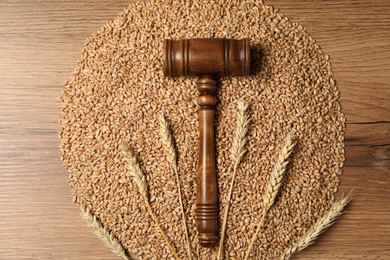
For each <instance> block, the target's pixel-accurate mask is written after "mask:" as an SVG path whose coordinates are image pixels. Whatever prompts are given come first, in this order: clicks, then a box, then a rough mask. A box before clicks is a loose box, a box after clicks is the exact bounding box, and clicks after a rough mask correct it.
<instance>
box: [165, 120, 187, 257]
mask: <svg viewBox="0 0 390 260" xmlns="http://www.w3.org/2000/svg"><path fill="white" fill-rule="evenodd" d="M158 121H159V123H160V138H161V142H162V145H163V148H164V152H165V155H166V156H167V159H168V162H169V164H170V166H171V169H172V171H173V173H174V175H175V176H176V185H177V190H178V193H179V194H178V195H179V204H180V210H181V215H182V223H183V229H184V234H185V239H186V244H187V254H188V258H189V259H190V260H192V254H191V244H190V239H189V235H188V228H187V222H186V215H185V211H184V205H183V199H182V192H181V186H180V178H179V171H178V167H177V158H176V152H175V148H174V145H173V139H172V135H171V131H170V130H169V126H168V123H167V121H166V119H165V117H164V115H163V113H161V114H159V116H158Z"/></svg>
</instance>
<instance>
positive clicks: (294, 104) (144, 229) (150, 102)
mask: <svg viewBox="0 0 390 260" xmlns="http://www.w3.org/2000/svg"><path fill="white" fill-rule="evenodd" d="M192 37H228V38H243V37H249V38H250V41H251V46H252V49H251V55H252V76H250V77H245V78H244V77H234V78H226V79H222V80H221V81H220V84H219V87H218V89H219V90H218V97H219V103H218V106H217V109H218V113H217V119H216V145H217V164H218V165H217V167H218V168H217V171H218V178H219V191H220V193H221V200H220V204H221V206H220V208H221V212H223V210H224V205H225V197H224V196H226V194H227V191H228V183H229V181H230V176H231V171H230V170H229V165H230V163H231V161H230V148H231V142H232V136H233V130H234V127H235V119H236V105H235V104H236V101H237V100H239V99H242V100H244V101H247V102H250V103H251V106H250V111H251V118H252V124H251V127H250V130H249V141H248V153H247V155H246V156H245V158H244V160H243V162H242V164H241V166H240V170H239V174H238V177H237V180H236V187H235V190H234V194H233V205H232V207H231V211H230V217H229V223H228V230H227V241H226V247H225V249H226V254H225V256H226V257H228V258H229V259H243V256H244V252H245V250H246V249H247V247H248V244H249V241H250V238H251V237H252V235H253V233H254V231H255V228H256V226H257V223H258V221H259V219H260V212H261V197H262V194H263V191H264V186H265V183H266V181H267V179H268V177H269V174H270V172H271V169H272V166H273V164H274V162H275V160H276V157H277V154H278V151H279V148H280V146H281V144H282V143H283V140H284V138H285V136H286V134H287V133H288V132H289V131H292V132H293V133H294V134H295V136H296V137H297V138H298V141H299V143H298V146H297V149H296V150H295V153H294V154H293V158H292V162H291V164H290V167H289V170H288V177H287V178H286V182H285V184H284V186H283V187H282V191H281V193H280V196H279V198H278V200H277V203H276V205H275V206H274V207H273V208H272V209H271V211H270V214H269V218H268V220H267V223H266V228H265V229H264V231H262V233H261V235H260V236H259V238H258V240H257V242H256V244H255V248H254V254H257V255H261V256H262V257H263V258H267V259H268V258H270V257H271V256H273V255H278V254H280V253H281V251H282V250H283V249H285V248H286V247H288V246H289V245H291V244H292V243H293V242H294V241H296V240H297V238H299V237H300V236H301V235H302V234H303V232H304V231H305V230H307V228H308V227H310V225H312V224H313V223H314V221H315V220H316V219H318V217H319V216H321V215H322V214H323V213H324V212H325V211H326V210H327V209H328V208H329V206H330V203H331V202H332V201H333V200H334V194H335V192H336V191H337V187H338V184H339V176H340V173H341V168H342V165H343V161H344V144H343V138H344V129H345V119H344V115H343V114H342V113H341V111H340V110H341V109H340V104H339V91H338V89H337V86H336V85H335V81H334V79H333V74H332V71H331V66H330V63H329V56H328V55H325V54H324V53H323V52H322V51H321V49H320V47H319V46H318V45H317V44H316V43H315V40H313V39H312V38H311V37H310V35H309V34H308V33H307V31H306V30H305V29H304V28H303V27H302V26H300V25H298V24H296V23H292V22H291V21H289V19H288V18H286V17H284V16H283V15H281V14H279V13H278V12H277V11H276V10H274V9H273V8H272V7H270V6H266V5H264V4H263V3H262V2H261V1H260V0H242V1H230V0H225V1H223V0H219V1H217V0H215V1H208V0H207V1H206V0H191V1H190V0H188V1H182V0H180V1H179V0H157V1H149V2H138V3H134V4H130V5H129V6H128V8H126V9H125V11H124V12H123V13H122V14H121V15H120V16H119V17H118V18H117V19H115V20H114V21H112V22H109V23H107V24H106V25H105V26H104V27H102V29H101V31H99V32H97V33H94V34H93V35H92V37H91V38H89V39H88V41H87V43H86V45H85V48H84V50H83V51H82V55H81V58H80V60H79V62H78V65H77V67H76V69H75V71H74V75H73V77H72V78H71V79H70V80H69V82H68V83H67V84H66V86H65V89H64V91H63V95H62V108H61V130H60V131H61V138H62V142H61V149H62V152H63V161H64V164H65V167H66V168H67V169H68V170H69V172H70V183H71V186H72V188H73V194H74V200H75V202H76V203H78V204H81V205H84V206H86V207H88V208H89V209H91V211H92V212H93V213H94V214H95V215H96V216H97V217H98V218H99V219H100V220H101V221H102V223H103V224H104V226H105V227H107V228H108V229H109V230H111V231H112V232H113V233H114V234H115V235H116V237H117V238H118V239H119V240H120V242H121V243H122V244H123V245H124V247H125V248H126V249H128V250H129V251H130V252H131V253H133V254H134V255H136V256H138V257H140V258H142V259H150V258H151V257H155V256H157V257H158V258H161V259H162V258H164V259H166V258H168V257H170V256H172V255H171V253H170V251H169V249H168V247H167V246H166V245H165V243H164V242H163V240H162V239H161V236H160V234H159V233H158V232H157V230H156V229H155V227H154V225H153V222H152V220H151V218H150V216H149V214H148V213H147V210H146V207H145V204H144V201H143V199H142V198H141V196H140V194H139V192H138V190H137V187H136V185H135V184H134V182H133V180H132V179H131V178H130V177H129V176H128V175H126V174H125V172H126V169H125V163H124V160H123V157H122V154H121V152H120V150H119V148H118V142H119V140H123V141H125V142H127V143H128V144H129V145H130V147H131V148H132V149H133V150H134V152H135V154H136V155H137V157H138V159H139V161H140V164H141V167H142V169H143V170H144V172H145V174H146V175H147V183H148V186H149V190H150V191H149V196H150V198H151V204H152V207H153V209H154V211H155V212H156V214H157V217H158V219H159V220H160V221H161V223H162V226H163V228H164V229H165V230H166V232H167V234H168V236H169V237H170V239H171V240H172V241H174V245H175V247H176V248H177V249H178V250H179V253H180V255H182V256H183V257H185V249H184V248H185V246H184V245H185V242H184V241H185V239H184V232H183V230H182V226H181V222H180V219H181V217H180V210H179V206H178V199H177V190H176V185H175V177H174V175H173V174H172V172H171V171H170V169H169V164H168V162H167V161H166V159H165V156H164V154H163V148H162V145H161V142H160V140H159V130H158V129H159V124H158V121H157V119H156V116H155V115H156V114H157V113H158V112H160V111H164V113H165V115H166V117H167V118H168V121H169V124H170V127H171V129H172V132H173V135H174V138H175V141H176V143H177V150H178V157H179V161H178V163H179V168H180V169H179V174H180V178H181V181H182V184H183V186H184V188H183V191H184V198H183V199H184V203H185V208H186V214H187V217H188V224H189V229H190V236H191V241H192V248H193V251H194V252H196V254H197V255H198V256H199V257H201V258H202V259H211V258H210V256H211V255H213V254H214V253H215V250H216V248H215V249H213V250H209V249H203V248H201V247H200V246H199V244H198V243H197V237H196V227H195V218H194V215H195V182H196V172H197V145H198V117H197V111H198V107H197V105H196V97H197V95H198V93H197V90H196V85H195V79H194V78H175V79H167V78H164V77H163V72H162V53H163V49H162V48H163V39H165V38H172V39H182V38H192ZM194 254H195V253H194Z"/></svg>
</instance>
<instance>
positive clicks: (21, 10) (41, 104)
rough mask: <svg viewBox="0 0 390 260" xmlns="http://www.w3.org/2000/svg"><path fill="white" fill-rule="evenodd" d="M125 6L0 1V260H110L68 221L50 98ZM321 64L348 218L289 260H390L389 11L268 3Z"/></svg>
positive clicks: (350, 2)
mask: <svg viewBox="0 0 390 260" xmlns="http://www.w3.org/2000/svg"><path fill="white" fill-rule="evenodd" d="M129 2H131V1H124V0H119V1H114V2H113V1H103V0H96V1H75V0H62V1H59V0H47V1H41V0H29V1H28V0H12V1H11V0H4V1H1V2H0V10H1V15H0V71H1V74H0V173H1V175H0V176H1V181H0V259H87V260H88V259H114V258H115V257H114V256H113V255H112V254H111V253H110V252H109V250H108V249H107V248H105V246H104V245H103V244H102V243H101V242H100V241H99V240H98V239H97V238H95V237H94V235H93V234H92V232H91V231H90V230H89V229H88V228H87V227H85V225H84V224H83V223H82V222H81V221H80V220H79V219H78V209H77V207H76V206H75V205H73V203H72V201H71V194H70V191H69V190H70V189H69V186H68V184H67V172H66V171H65V170H64V169H63V167H62V164H61V161H60V153H59V151H58V145H59V139H58V134H57V128H58V123H57V121H58V113H59V111H58V105H59V104H58V97H59V96H60V93H61V89H62V85H63V82H64V81H66V80H67V79H68V77H69V76H70V75H71V73H72V71H73V68H74V66H75V63H76V61H77V59H78V57H79V56H80V50H81V49H82V47H83V44H84V42H85V39H86V38H87V37H88V36H89V35H90V34H91V33H92V32H94V31H97V30H99V28H100V27H101V26H102V24H103V23H104V22H106V21H108V20H110V19H113V18H115V17H116V15H117V13H119V12H120V11H121V10H122V9H123V7H125V6H126V5H127V4H128V3H129ZM266 3H267V4H271V5H273V6H274V7H275V8H279V9H280V12H281V13H283V14H285V15H287V16H288V17H289V18H290V19H291V20H293V21H299V22H300V23H301V24H302V25H303V26H305V27H306V28H307V29H308V31H309V32H310V33H311V35H312V36H313V37H314V38H315V39H317V42H318V43H319V44H320V45H321V46H322V48H323V49H324V50H325V51H326V52H328V53H329V54H330V56H331V61H332V63H333V69H334V72H335V75H336V79H337V82H338V85H339V87H340V90H341V98H342V106H343V111H344V113H345V114H346V116H347V122H348V125H347V135H346V150H347V151H346V157H347V161H346V164H345V168H344V174H343V175H342V178H341V181H342V183H341V187H340V193H339V195H338V196H341V194H342V193H343V192H344V193H348V192H349V191H350V190H351V189H354V193H355V198H354V200H353V202H352V204H351V205H350V206H349V207H348V213H347V214H345V215H344V216H342V217H341V219H340V220H339V222H338V223H337V224H336V226H335V227H334V228H332V229H331V230H329V231H328V232H326V233H325V234H324V235H323V236H321V238H320V240H319V241H318V243H316V244H315V245H313V246H312V247H310V248H309V249H307V250H305V251H303V252H301V253H299V254H297V255H296V257H294V258H295V259H313V258H317V259H389V258H390V247H389V244H390V215H389V214H388V213H389V212H390V204H389V203H388V201H389V200H390V188H389V186H390V185H389V184H390V179H389V178H390V177H389V176H390V165H389V157H390V156H389V155H390V148H389V147H390V146H389V145H390V142H389V141H390V140H389V138H390V134H389V133H390V111H389V98H390V83H389V81H388V78H389V76H390V2H389V1H386V0H371V1H364V0H329V1H321V0H313V1H305V0H297V1H294V3H292V2H291V1H290V0H269V1H266Z"/></svg>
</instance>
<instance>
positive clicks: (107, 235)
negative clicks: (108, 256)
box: [80, 206, 130, 260]
mask: <svg viewBox="0 0 390 260" xmlns="http://www.w3.org/2000/svg"><path fill="white" fill-rule="evenodd" d="M80 216H81V218H82V219H83V220H84V221H85V222H86V223H87V224H88V226H89V227H90V228H92V230H93V232H94V233H95V235H96V236H97V237H98V238H99V239H100V240H102V241H103V242H104V244H105V245H106V246H107V247H108V248H110V250H111V252H113V253H114V254H116V255H117V256H120V257H122V258H123V259H126V260H129V259H130V258H129V256H128V255H127V254H126V251H125V249H124V248H123V246H122V245H121V243H120V242H119V241H118V239H116V238H115V236H114V234H113V233H112V232H110V231H108V230H107V229H106V228H105V227H103V225H102V223H101V222H100V221H99V220H98V219H97V218H96V216H95V215H93V214H92V213H91V212H90V211H89V209H87V208H84V207H83V206H80Z"/></svg>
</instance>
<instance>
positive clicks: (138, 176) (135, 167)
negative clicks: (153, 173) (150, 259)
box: [120, 142, 180, 259]
mask: <svg viewBox="0 0 390 260" xmlns="http://www.w3.org/2000/svg"><path fill="white" fill-rule="evenodd" d="M120 148H121V150H122V152H123V155H124V158H125V160H126V162H127V164H126V167H127V169H128V170H129V171H128V172H129V174H130V175H131V176H132V177H133V179H134V182H135V183H136V185H137V187H138V190H139V192H140V194H141V196H142V197H143V198H144V201H145V204H146V207H147V209H148V211H149V214H150V216H151V217H152V219H153V221H154V223H155V225H156V227H157V228H158V230H159V231H160V234H161V236H162V237H163V239H164V241H165V243H166V244H167V245H168V247H169V249H170V250H171V252H172V254H173V255H174V256H175V258H176V259H180V258H179V256H178V255H177V252H176V250H175V248H174V247H173V246H172V244H171V243H170V242H169V239H168V237H167V236H166V234H165V232H164V230H163V229H162V228H161V225H160V223H159V222H158V219H157V217H156V215H155V214H154V212H153V209H152V207H151V205H150V202H149V197H148V186H147V184H146V177H145V175H144V173H143V172H142V170H141V168H140V167H139V164H138V162H137V159H136V158H135V156H134V154H133V152H132V151H131V150H130V149H129V147H128V146H127V145H126V144H124V143H123V142H120Z"/></svg>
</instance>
